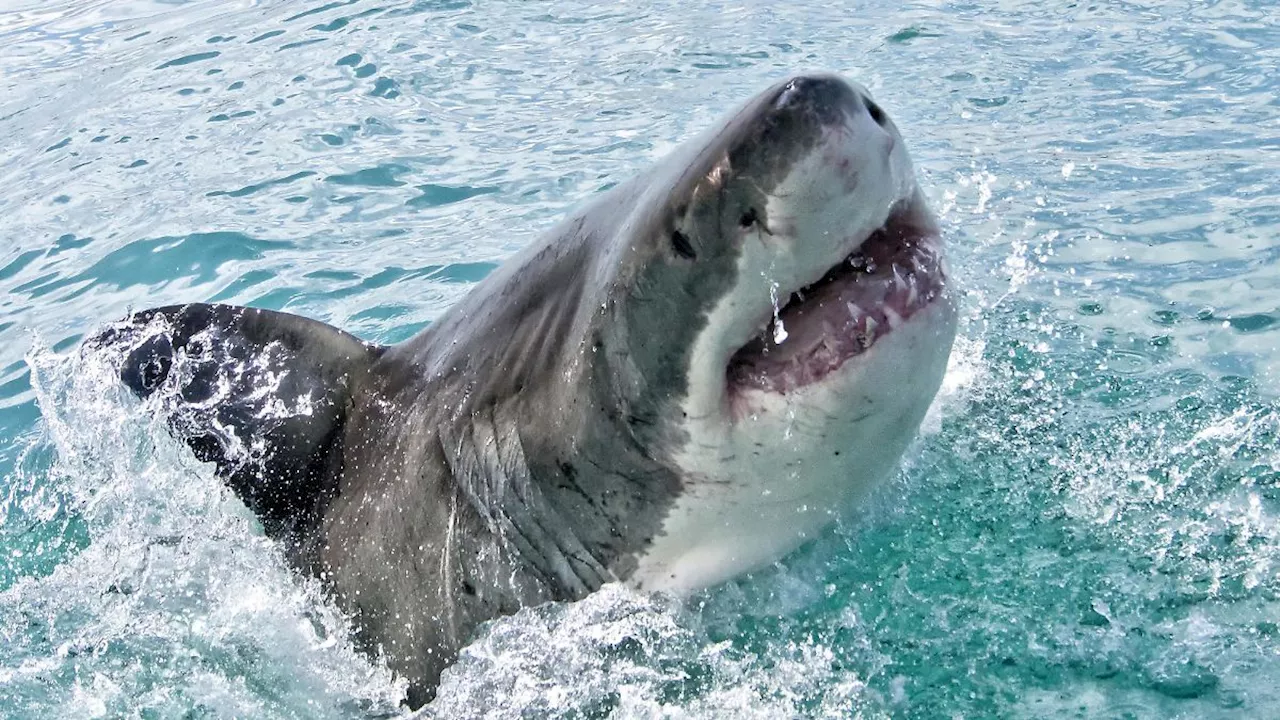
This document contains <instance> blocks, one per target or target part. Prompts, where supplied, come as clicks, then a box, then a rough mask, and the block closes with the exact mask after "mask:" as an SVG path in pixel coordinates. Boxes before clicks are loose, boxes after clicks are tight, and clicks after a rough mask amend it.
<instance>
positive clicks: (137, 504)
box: [0, 345, 403, 718]
mask: <svg viewBox="0 0 1280 720" xmlns="http://www.w3.org/2000/svg"><path fill="white" fill-rule="evenodd" d="M27 360H28V363H29V365H30V367H31V369H32V378H33V385H34V386H35V391H36V395H37V399H38V402H39V406H40V410H41V413H42V418H43V422H42V430H41V432H40V433H39V435H38V437H37V438H36V439H35V440H34V441H33V443H34V446H37V447H36V448H34V449H39V448H47V450H48V455H49V456H50V457H51V458H52V461H51V462H50V463H49V464H48V465H47V466H46V467H36V468H28V469H25V470H23V471H21V472H22V473H23V474H24V475H25V477H20V478H17V481H18V482H20V483H25V484H26V485H28V486H43V487H46V488H48V489H49V492H52V493H55V494H57V495H58V496H59V497H60V498H61V499H62V502H63V504H64V507H65V512H67V513H70V514H72V515H74V516H75V517H76V518H77V520H78V522H79V523H82V525H83V527H84V531H85V534H86V536H87V541H86V543H85V547H84V548H83V549H82V550H80V551H79V552H78V553H76V554H74V555H73V556H72V557H70V558H69V559H68V560H66V561H65V562H63V563H62V564H60V565H58V566H57V567H56V568H54V569H53V570H52V572H51V573H49V574H48V575H46V576H44V577H27V578H24V579H22V580H20V581H18V582H17V583H16V584H15V585H13V586H12V587H10V588H8V589H7V590H5V591H3V592H0V614H3V615H4V617H5V618H6V619H7V621H6V623H5V624H4V627H3V629H0V637H2V639H3V644H4V645H5V647H6V648H8V652H6V653H5V656H4V658H3V663H4V665H3V666H2V667H0V680H3V683H0V685H2V687H3V690H0V705H3V706H4V707H6V708H15V709H19V710H17V711H16V712H17V713H18V715H17V716H27V717H119V716H131V715H133V716H136V715H139V714H141V715H144V716H145V715H148V714H159V715H162V716H179V715H183V714H184V713H187V712H190V711H191V710H192V709H193V708H196V709H201V711H202V712H207V713H212V714H213V715H216V716H219V717H297V716H306V717H318V718H325V717H332V718H340V717H351V716H352V715H356V714H361V715H370V714H380V715H384V716H386V715H389V714H392V713H395V712H398V711H397V704H398V702H399V699H400V697H401V696H402V693H403V688H402V687H401V685H400V684H398V683H396V682H394V681H393V680H392V678H391V677H390V675H389V673H388V672H387V671H386V670H385V669H383V668H380V667H378V666H377V665H376V664H371V663H370V662H369V661H367V660H366V659H364V658H363V657H362V656H360V655H358V654H357V653H356V652H355V651H354V650H353V649H352V646H351V644H350V642H349V640H348V627H347V624H346V622H345V620H344V619H343V618H342V616H341V615H340V614H339V613H338V612H337V611H336V610H334V609H333V608H332V607H331V606H330V605H328V604H327V603H326V602H325V601H324V600H323V598H322V597H321V593H320V590H319V587H318V585H317V584H316V583H313V582H307V581H304V580H302V579H300V578H299V577H298V576H297V575H295V574H294V573H292V572H290V571H289V569H288V568H287V567H286V566H285V564H284V561H283V559H282V558H281V557H280V555H279V553H278V551H277V550H276V548H275V547H274V546H273V544H271V543H270V542H269V541H267V540H266V538H265V537H263V536H262V535H261V533H260V531H259V529H258V528H257V527H256V523H255V521H254V520H253V518H252V517H251V516H250V515H249V513H248V511H247V510H246V509H245V508H244V506H243V505H242V504H240V503H239V501H237V500H236V499H235V498H234V497H233V496H232V495H231V493H230V492H229V491H228V490H226V489H225V488H224V486H223V484H222V483H221V482H220V481H219V480H218V479H217V478H216V477H215V476H214V475H213V472H212V467H211V466H207V465H204V464H202V463H199V462H198V461H196V460H195V459H194V457H193V456H192V455H191V453H190V452H189V451H188V450H187V449H186V448H185V447H184V446H182V445H180V444H179V443H178V442H176V441H174V440H172V439H171V438H170V437H169V435H168V433H167V432H166V431H165V429H164V427H163V426H162V425H161V424H160V423H159V422H158V421H156V420H154V419H153V415H152V413H150V412H148V408H147V406H146V405H145V404H139V403H137V402H136V401H134V400H132V399H131V398H129V397H126V396H125V395H126V393H125V392H124V391H123V390H122V388H121V386H120V383H119V382H118V381H116V379H115V377H114V372H113V370H112V368H111V363H110V361H109V359H108V358H105V357H95V356H79V355H76V354H74V353H73V354H70V355H58V354H55V353H53V352H51V351H50V350H48V349H46V348H44V347H42V346H39V345H37V347H36V348H34V349H33V350H32V351H31V352H30V354H29V355H28V358H27Z"/></svg>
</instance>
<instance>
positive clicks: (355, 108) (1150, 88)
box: [0, 0, 1280, 718]
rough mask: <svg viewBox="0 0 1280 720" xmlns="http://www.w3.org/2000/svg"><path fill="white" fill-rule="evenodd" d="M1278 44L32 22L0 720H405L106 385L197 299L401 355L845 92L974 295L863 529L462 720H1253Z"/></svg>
mask: <svg viewBox="0 0 1280 720" xmlns="http://www.w3.org/2000/svg"><path fill="white" fill-rule="evenodd" d="M1278 17H1280V16H1278V15H1277V13H1276V12H1275V8H1274V7H1272V5H1271V3H1270V2H1267V0H1240V1H1226V0H1223V1H1219V2H1170V3H1165V2H1145V3H1144V2H1105V1H1103V2H1094V3H1090V2H1079V3H1039V2H1032V1H1030V0H1004V1H1002V2H994V1H993V2H986V3H976V2H960V1H949V2H948V1H941V0H939V1H932V2H931V1H921V2H908V3H906V4H903V3H898V2H881V1H878V0H873V1H872V2H869V3H859V4H858V5H857V6H842V5H841V4H838V3H822V2H809V1H807V0H801V1H800V2H791V3H784V4H778V3H742V4H726V3H713V4H709V5H708V4H701V3H687V2H681V3H668V4H663V3H647V4H645V3H627V4H623V5H617V4H614V3H601V4H594V5H593V4H590V3H585V2H578V1H577V0H568V1H565V2H557V3H516V2H497V1H495V2H487V3H480V2H477V3H472V2H468V1H467V0H413V1H410V0H387V1H386V2H374V1H373V0H337V1H335V2H315V1H313V2H309V3H284V2H249V1H241V2H189V3H184V2H160V1H156V2H143V1H131V2H74V3H73V2H68V1H67V0H54V1H53V2H27V3H26V4H21V3H20V4H19V5H18V6H17V7H16V8H15V9H10V10H7V11H6V12H5V13H4V14H3V15H0V134H2V135H3V137H4V138H5V139H6V142H4V143H0V218H3V221H0V289H2V290H3V292H2V293H0V473H2V475H0V476H2V477H3V478H4V480H3V482H2V484H0V618H2V620H3V622H2V624H0V715H4V716H7V717H15V718H44V717H94V716H98V717H148V718H152V717H163V718H168V717H174V718H176V717H228V718H229V717H263V718H304V717H305V718H323V717H332V718H346V717H361V716H364V717H385V716H395V715H397V714H399V713H400V712H401V711H399V710H398V709H397V703H398V701H399V699H400V697H401V695H402V691H403V689H402V687H401V686H400V685H399V684H397V682H396V681H395V680H394V679H393V678H391V677H390V675H389V674H388V673H387V672H386V671H385V669H383V668H381V667H380V666H379V665H378V664H376V663H371V662H369V661H368V660H367V659H365V658H363V657H361V656H360V655H358V654H357V653H355V652H354V651H353V650H352V648H351V645H350V643H349V641H348V640H347V636H346V630H345V626H344V624H343V620H342V618H341V617H340V615H339V614H338V613H337V612H336V611H335V610H334V609H333V608H332V607H331V606H330V605H329V604H327V603H326V602H325V601H324V600H323V598H322V597H321V595H320V593H319V592H318V591H317V590H316V588H315V587H313V586H312V585H310V584H308V583H305V582H303V581H300V580H298V579H297V578H295V577H293V576H292V575H291V574H290V573H289V572H288V571H287V569H286V568H285V566H284V564H283V562H282V561H281V559H280V558H279V556H278V555H277V554H276V552H275V550H274V549H273V548H272V546H271V544H270V543H268V542H266V541H265V540H264V539H263V538H262V537H261V536H260V534H259V533H258V532H257V531H256V529H255V526H254V524H253V522H252V520H251V518H249V517H248V515H247V513H246V511H245V510H244V508H243V507H242V506H240V505H239V504H238V503H237V502H236V501H235V500H234V499H233V498H231V497H230V495H229V493H228V492H226V491H225V490H223V489H222V488H221V487H220V485H219V483H218V482H217V480H216V478H214V476H213V475H212V473H211V472H210V470H209V468H208V467H205V466H202V465H200V464H199V463H197V462H196V461H195V460H194V459H193V458H192V457H191V456H190V454H189V453H188V452H186V451H185V450H184V449H183V448H182V447H181V446H180V445H178V444H177V443H175V442H174V441H172V440H171V439H169V438H168V436H167V435H166V434H165V433H164V431H163V429H162V428H161V427H160V426H158V425H157V424H156V423H155V422H154V421H153V420H151V419H150V418H148V417H147V416H146V415H145V414H144V413H142V412H141V410H140V409H139V408H138V406H137V404H136V403H133V402H132V401H131V400H129V399H128V398H127V397H126V396H125V394H124V393H122V392H121V391H120V390H119V388H118V387H116V386H115V385H114V384H113V383H112V382H110V379H109V378H107V377H105V376H104V375H103V374H102V373H101V371H100V368H98V367H97V366H96V365H95V364H94V363H93V362H92V360H91V359H83V358H80V357H79V355H78V351H77V347H78V343H79V341H80V339H81V338H83V337H84V336H85V335H86V334H88V333H90V332H92V331H93V329H94V328H96V327H99V326H100V325H101V324H102V323H103V322H105V321H108V320H110V319H114V318H118V317H120V316H122V315H124V314H125V313H126V312H127V311H128V310H129V308H131V307H133V308H140V307H144V306H152V305H160V304H165V303H175V302H182V301H192V300H203V301H219V302H230V303H241V304H249V305H254V306H257V307H264V308H272V309H278V310H285V311H289V312H294V313H300V314H303V315H307V316H309V317H313V318H317V319H319V320H323V321H325V322H329V323H332V324H335V325H338V326H340V327H343V328H346V329H348V330H351V331H353V332H355V333H357V334H359V335H360V336H362V337H364V338H366V339H369V340H372V341H376V342H396V341H399V340H402V339H404V338H407V337H409V336H411V335H413V334H414V333H415V332H417V331H418V330H420V329H421V328H423V327H425V326H426V325H427V324H429V323H430V322H431V321H432V320H433V319H435V318H437V317H439V315H440V314H441V313H442V312H444V311H445V310H446V309H447V308H448V307H449V306H450V305H451V304H452V303H453V302H455V301H456V300H457V299H458V298H459V297H461V296H462V295H463V294H464V293H466V292H467V290H468V289H469V288H470V287H471V286H472V285H473V284H474V283H475V282H477V281H478V280H479V279H481V278H482V277H484V276H485V274H486V273H488V272H489V271H490V270H491V269H492V268H493V267H495V266H496V264H498V263H500V262H501V261H502V260H503V259H504V258H506V257H508V256H509V255H510V254H511V253H512V252H513V251H515V250H516V249H518V248H519V247H521V246H523V245H524V244H526V243H528V242H529V241H530V240H531V239H532V238H533V237H535V236H536V235H537V233H538V232H539V231H541V230H543V229H545V228H547V227H548V226H549V225H550V224H551V223H553V222H554V221H555V219H556V218H557V217H559V216H560V215H561V214H563V212H564V211H565V210H566V209H567V208H568V207H570V206H571V205H573V204H574V203H576V202H580V201H582V200H583V199H585V198H588V197H590V196H591V195H592V194H593V193H595V192H597V191H599V190H600V189H602V188H604V187H607V186H608V185H610V184H612V183H616V182H618V181H620V180H622V179H625V178H626V177H628V176H629V175H631V174H632V173H634V172H636V171H637V170H638V169H640V168H643V167H645V166H646V165H647V164H649V163H650V162H652V161H653V160H654V159H655V158H657V157H659V156H661V155H662V154H663V153H664V152H665V151H666V150H668V149H670V148H671V147H673V146H674V145H675V144H677V143H678V142H679V141H680V140H682V139H684V138H686V137H688V136H690V135H692V134H693V133H695V132H697V131H698V130H700V129H702V128H703V127H705V126H707V125H708V124H709V123H711V122H713V121H714V120H715V119H716V118H718V117H719V116H720V115H721V114H722V113H724V112H725V111H726V110H727V109H728V108H730V107H731V106H733V105H734V104H736V103H737V102H740V101H741V100H742V99H744V98H746V97H748V96H749V95H751V94H753V93H755V92H757V91H758V90H760V89H761V88H763V87H765V86H766V85H768V84H769V83H771V82H773V81H775V80H776V79H777V78H779V77H781V76H783V75H785V74H788V73H791V72H795V71H799V70H808V69H824V70H833V71H837V72H840V73H843V74H845V75H847V76H849V77H851V78H854V79H857V80H859V81H860V82H862V83H864V84H865V85H867V86H868V87H870V89H871V90H872V92H873V93H874V94H875V96H876V98H877V101H878V102H879V103H880V104H881V105H883V106H884V107H885V108H886V109H887V110H888V111H889V112H890V113H891V114H892V115H893V116H894V118H895V120H896V122H897V123H898V125H899V126H900V127H901V128H902V130H903V134H904V135H905V137H906V139H907V141H908V143H909V145H910V148H911V151H912V153H913V156H914V157H915V160H916V164H917V166H918V168H919V171H920V176H921V182H922V184H923V186H924V187H925V189H926V191H927V193H928V195H929V196H930V198H931V200H932V202H933V204H934V206H935V208H936V209H938V210H939V212H940V213H941V215H942V217H943V219H944V222H945V225H946V227H947V237H948V241H949V243H950V253H951V259H952V268H953V271H954V274H955V275H956V276H957V278H958V280H959V281H960V282H961V283H962V284H963V286H964V288H965V289H966V292H965V294H964V297H963V300H962V303H963V308H964V310H963V312H964V320H963V323H962V328H961V337H960V340H959V341H958V344H957V348H956V353H955V356H954V361H953V366H952V368H951V371H950V373H949V375H948V379H947V383H946V387H945V388H944V392H943V395H942V397H941V399H940V401H939V403H938V404H937V406H936V407H935V412H934V414H933V415H932V416H931V418H930V420H929V422H928V423H927V427H926V431H925V433H924V434H923V437H922V439H921V441H920V443H919V444H918V446H917V447H916V448H915V449H913V450H912V451H911V453H910V455H909V457H908V460H907V462H906V464H905V467H904V470H903V471H902V473H901V474H900V475H899V476H898V477H897V478H895V480H894V481H893V482H892V483H891V485H890V486H889V487H887V488H886V489H885V491H884V492H883V493H882V496H881V497H880V498H879V499H878V500H877V502H875V503H872V504H870V505H869V506H868V507H864V508H859V509H857V510H856V511H855V512H853V513H851V514H850V516H849V518H848V520H846V521H845V522H844V523H843V524H842V525H841V526H840V527H837V528H834V529H833V530H831V531H830V532H829V533H827V534H825V535H824V536H823V537H821V538H820V539H818V540H817V541H815V542H814V543H812V544H810V545H809V546H807V547H806V548H804V549H802V550H800V551H798V552H797V553H795V554H793V555H792V556H790V557H788V558H786V559H785V560H784V561H782V562H780V563H778V565H777V566H776V567H773V568H770V569H768V570H766V571H763V572H760V573H757V574H756V575H755V576H753V577H750V578H745V579H742V580H740V581H737V582H734V583H731V584H729V585H727V586H725V587H721V588H717V589H714V590H711V591H709V592H706V593H705V594H703V595H700V596H699V597H697V598H694V599H693V600H692V601H690V602H687V603H676V602H673V601H670V600H668V599H664V598H653V597H647V596H639V595H635V594H632V593H628V592H626V591H623V590H621V589H618V588H610V589H607V590H605V591H603V592H601V593H599V594H597V595H595V596H593V597H591V598H589V599H588V600H586V601H584V602H581V603H577V604H574V605H558V606H549V607H546V608H540V609H534V610H528V611H525V612H523V613H522V614H521V615H519V616H517V617H515V618H510V619H506V620H502V621H499V622H496V623H494V624H493V625H491V626H490V627H489V628H487V629H486V631H485V632H483V633H482V635H481V637H480V638H479V639H478V640H477V642H476V643H475V644H474V645H473V646H472V647H471V648H470V649H469V650H468V652H467V653H466V655H465V656H464V658H463V659H462V661H461V662H460V663H459V664H458V665H457V666H456V667H455V669H454V670H452V671H451V672H450V673H449V674H448V675H447V677H446V681H445V684H444V686H443V688H442V691H441V696H440V698H439V700H438V701H437V702H436V703H435V705H434V706H433V708H431V709H430V711H429V712H431V713H434V714H436V715H438V716H440V717H460V716H467V715H471V714H475V713H476V712H477V711H478V710H481V709H485V710H489V711H491V712H493V713H494V714H495V715H505V716H512V717H517V716H522V715H523V716H525V717H541V716H548V715H550V716H563V717H599V716H604V715H606V714H609V713H610V712H613V713H614V714H615V716H618V717H689V716H693V717H710V716H716V717H781V716H863V717H920V718H933V717H1035V718H1070V717H1116V718H1121V717H1124V718H1174V717H1182V718H1213V717H1224V718H1225V717H1271V716H1280V627H1278V625H1277V623H1278V622H1280V522H1278V517H1280V455H1278V454H1277V452H1278V451H1277V449H1276V448H1277V434H1278V433H1280V408H1278V407H1277V404H1276V396H1277V390H1278V389H1280V374H1278V373H1280V345H1278V340H1280V322H1278V321H1280V243H1278V242H1277V237H1278V234H1280V233H1278V230H1280V200H1278V199H1277V198H1278V196H1280V173H1277V172H1276V168H1277V167H1280V101H1278V100H1277V91H1278V90H1280V79H1278V78H1280V76H1278V75H1277V74H1276V72H1275V68H1276V67H1278V66H1280V28H1278V27H1277V22H1278V20H1277V18H1278Z"/></svg>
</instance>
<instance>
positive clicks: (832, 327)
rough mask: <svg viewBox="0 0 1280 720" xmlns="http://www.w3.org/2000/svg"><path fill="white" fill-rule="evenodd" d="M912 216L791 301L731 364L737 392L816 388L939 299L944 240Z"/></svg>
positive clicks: (895, 219) (904, 215)
mask: <svg viewBox="0 0 1280 720" xmlns="http://www.w3.org/2000/svg"><path fill="white" fill-rule="evenodd" d="M913 210H914V209H913V208H908V209H907V210H905V211H902V212H897V213H894V214H893V215H891V217H890V219H889V221H888V222H886V223H885V225H884V227H882V228H880V229H879V230H877V231H875V232H874V233H872V234H871V236H870V237H868V238H867V239H866V240H865V241H863V243H862V245H861V246H860V247H859V248H858V250H857V251H856V252H855V253H853V254H852V255H850V256H849V257H847V258H845V260H843V261H842V262H840V263H839V264H837V265H836V266H835V267H833V268H831V269H830V270H829V271H827V274H826V275H824V276H823V277H822V279H820V280H818V281H817V282H816V283H814V284H812V285H810V286H808V287H805V288H802V289H800V290H797V291H796V292H794V293H792V294H791V297H790V300H789V302H787V304H786V305H785V306H783V307H781V308H779V309H778V310H777V312H776V313H775V314H774V317H773V319H771V320H770V321H769V323H768V325H767V326H766V327H765V328H764V329H763V330H761V332H760V333H759V334H758V335H756V337H754V338H752V339H751V340H750V341H749V342H747V344H746V345H744V346H742V348H740V349H739V350H738V351H737V352H736V353H734V355H733V357H732V358H730V360H729V365H728V369H727V373H728V380H729V387H730V390H731V391H734V390H741V389H747V388H755V389H760V390H765V391H769V392H777V393H786V392H788V391H790V390H794V389H796V388H800V387H803V386H805V385H809V384H811V383H814V382H817V381H819V380H821V379H822V378H824V377H826V376H827V375H829V374H830V373H832V372H834V371H835V370H837V369H839V368H840V366H841V365H843V364H844V363H845V362H847V361H848V360H849V359H850V358H853V357H856V356H858V355H861V354H862V353H864V352H866V351H867V349H868V348H870V347H871V346H872V345H874V344H875V342H876V341H877V340H878V339H880V338H882V337H884V336H885V335H887V334H888V333H890V332H892V331H893V330H894V329H895V328H896V327H898V326H900V325H901V324H902V323H903V322H905V321H906V320H908V319H910V318H911V316H912V315H914V314H916V313H917V312H919V311H920V310H922V309H924V308H925V307H927V306H928V305H929V304H930V303H932V302H933V301H934V300H935V299H937V298H938V297H939V296H940V295H941V294H942V290H943V286H944V278H943V273H942V264H941V259H940V252H939V243H938V237H937V234H936V231H934V230H933V229H932V228H931V227H928V226H929V225H931V223H927V222H924V223H917V222H913V218H914V217H915V213H914V212H913ZM779 325H781V329H780V328H779ZM779 339H780V340H782V342H780V343H779V342H777V340H779ZM731 394H732V392H731Z"/></svg>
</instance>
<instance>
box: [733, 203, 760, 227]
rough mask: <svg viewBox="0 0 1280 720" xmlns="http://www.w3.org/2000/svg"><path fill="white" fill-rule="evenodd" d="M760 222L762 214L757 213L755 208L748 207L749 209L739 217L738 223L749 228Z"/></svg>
mask: <svg viewBox="0 0 1280 720" xmlns="http://www.w3.org/2000/svg"><path fill="white" fill-rule="evenodd" d="M758 222H760V216H759V215H756V209H755V208H747V211H746V212H744V213H742V217H740V218H738V224H739V225H741V226H742V227H744V228H749V227H751V226H752V225H755V224H756V223H758Z"/></svg>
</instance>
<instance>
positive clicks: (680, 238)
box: [671, 230, 698, 260]
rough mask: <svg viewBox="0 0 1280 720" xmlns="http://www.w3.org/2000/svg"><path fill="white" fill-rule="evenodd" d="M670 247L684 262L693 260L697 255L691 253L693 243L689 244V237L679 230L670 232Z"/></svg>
mask: <svg viewBox="0 0 1280 720" xmlns="http://www.w3.org/2000/svg"><path fill="white" fill-rule="evenodd" d="M671 246H672V247H674V248H675V249H676V254H678V255H679V256H680V257H682V258H685V259H686V260H695V259H697V257H698V253H696V252H694V251H693V243H691V242H689V236H688V235H685V234H684V233H682V232H680V231H679V230H673V231H671Z"/></svg>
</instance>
